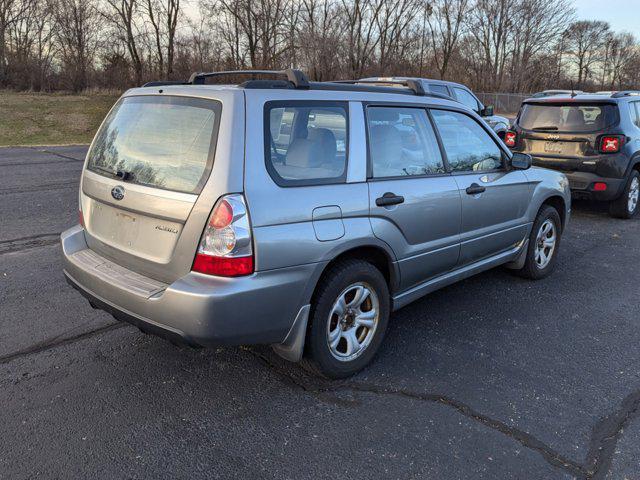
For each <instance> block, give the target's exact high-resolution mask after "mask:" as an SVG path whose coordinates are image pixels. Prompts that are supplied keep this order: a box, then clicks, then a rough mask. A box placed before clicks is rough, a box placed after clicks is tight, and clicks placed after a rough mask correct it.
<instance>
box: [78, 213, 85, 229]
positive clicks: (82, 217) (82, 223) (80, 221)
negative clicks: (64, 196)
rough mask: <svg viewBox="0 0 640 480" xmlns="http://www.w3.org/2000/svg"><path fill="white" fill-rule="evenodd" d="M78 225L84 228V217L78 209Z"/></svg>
mask: <svg viewBox="0 0 640 480" xmlns="http://www.w3.org/2000/svg"><path fill="white" fill-rule="evenodd" d="M78 223H79V224H80V226H81V227H83V228H84V215H83V214H82V210H80V209H78Z"/></svg>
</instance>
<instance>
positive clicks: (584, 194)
mask: <svg viewBox="0 0 640 480" xmlns="http://www.w3.org/2000/svg"><path fill="white" fill-rule="evenodd" d="M564 174H565V175H566V176H567V178H568V179H569V188H570V189H571V195H572V196H573V197H575V198H585V199H589V200H598V201H605V202H606V201H611V200H615V199H616V198H618V197H619V196H620V195H621V194H622V190H623V189H624V186H625V180H624V179H623V178H608V177H600V176H598V175H596V174H595V173H589V172H564ZM596 183H604V184H605V185H606V186H607V188H606V190H603V191H596V190H595V185H596Z"/></svg>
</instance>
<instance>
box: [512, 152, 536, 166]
mask: <svg viewBox="0 0 640 480" xmlns="http://www.w3.org/2000/svg"><path fill="white" fill-rule="evenodd" d="M532 164H533V160H532V159H531V155H529V154H528V153H520V152H513V155H512V156H511V167H512V168H515V169H516V170H527V169H529V168H531V165H532Z"/></svg>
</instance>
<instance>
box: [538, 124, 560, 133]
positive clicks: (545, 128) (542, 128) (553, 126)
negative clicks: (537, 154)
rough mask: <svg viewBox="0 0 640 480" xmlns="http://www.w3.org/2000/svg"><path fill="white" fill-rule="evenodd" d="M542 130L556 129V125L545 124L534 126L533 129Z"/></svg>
mask: <svg viewBox="0 0 640 480" xmlns="http://www.w3.org/2000/svg"><path fill="white" fill-rule="evenodd" d="M544 130H558V127H556V126H555V125H547V126H545V127H536V128H534V129H533V131H534V132H541V131H544Z"/></svg>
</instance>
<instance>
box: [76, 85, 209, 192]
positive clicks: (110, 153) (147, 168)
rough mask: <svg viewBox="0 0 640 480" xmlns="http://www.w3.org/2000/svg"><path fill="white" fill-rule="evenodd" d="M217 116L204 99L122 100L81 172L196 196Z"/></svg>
mask: <svg viewBox="0 0 640 480" xmlns="http://www.w3.org/2000/svg"><path fill="white" fill-rule="evenodd" d="M220 111H221V105H220V103H219V102H217V101H213V100H206V99H196V98H186V97H170V96H166V97H160V96H155V95H154V96H141V97H127V98H124V99H122V100H120V101H119V102H118V103H117V104H116V105H115V107H114V108H113V109H112V110H111V112H110V113H109V115H108V116H107V118H106V120H105V122H104V124H103V125H102V127H101V128H100V131H99V132H98V134H97V135H96V139H95V141H94V143H93V146H92V147H91V151H90V152H89V162H88V165H87V168H88V169H89V170H91V171H93V172H95V173H98V174H101V175H105V176H110V177H114V178H116V177H117V176H125V178H126V181H127V182H130V183H137V184H140V185H147V186H150V187H156V188H162V189H166V190H173V191H178V192H186V193H199V192H200V190H201V189H202V186H203V185H204V183H205V182H206V180H207V177H208V173H209V172H210V170H211V162H212V147H213V146H214V145H215V136H216V132H217V124H218V121H219V116H220Z"/></svg>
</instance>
